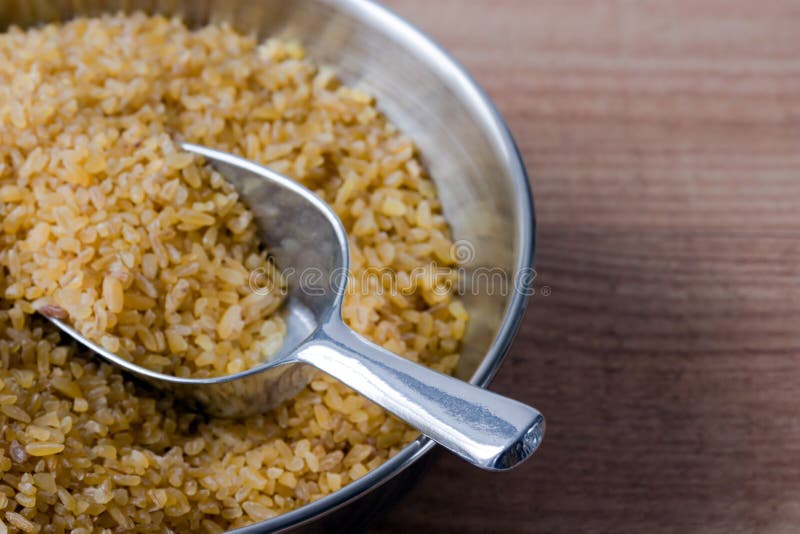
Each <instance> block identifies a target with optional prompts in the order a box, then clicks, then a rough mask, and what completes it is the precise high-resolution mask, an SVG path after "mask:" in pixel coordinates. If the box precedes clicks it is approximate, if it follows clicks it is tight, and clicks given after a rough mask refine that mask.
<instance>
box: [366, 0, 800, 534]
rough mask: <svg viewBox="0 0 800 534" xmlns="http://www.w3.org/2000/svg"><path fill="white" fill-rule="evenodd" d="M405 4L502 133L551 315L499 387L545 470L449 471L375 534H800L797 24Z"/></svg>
mask: <svg viewBox="0 0 800 534" xmlns="http://www.w3.org/2000/svg"><path fill="white" fill-rule="evenodd" d="M388 5H389V6H390V7H391V8H393V9H394V10H396V11H397V12H399V13H400V14H401V15H403V16H404V17H406V18H407V19H409V20H411V21H412V22H414V23H416V24H417V25H419V26H420V27H421V28H422V29H423V30H424V31H426V32H427V33H429V34H430V35H432V36H433V37H434V38H435V39H437V40H438V41H439V42H440V43H442V44H443V45H444V46H445V47H446V48H447V49H448V50H450V51H451V52H452V53H453V54H454V55H455V57H456V58H457V59H459V60H460V61H461V62H462V63H464V64H465V65H466V67H467V68H468V69H469V70H470V72H472V74H473V75H474V76H475V77H476V78H477V80H478V81H479V83H481V84H482V85H483V87H484V88H485V89H486V90H487V91H488V92H489V94H490V95H491V96H492V98H493V99H494V101H495V103H496V104H497V105H498V107H499V108H500V110H501V111H502V113H503V114H504V116H505V117H506V119H507V121H508V123H509V125H510V127H511V130H512V131H513V133H514V135H515V137H516V140H517V142H518V144H519V145H520V148H521V150H522V152H523V155H524V157H525V160H526V162H527V165H528V168H529V170H530V173H531V182H532V185H533V190H534V195H535V200H536V207H537V215H538V223H539V229H538V240H537V247H538V248H537V253H536V255H537V271H538V273H539V276H538V278H537V286H538V287H540V288H541V287H543V286H545V285H547V286H550V287H551V288H552V294H551V295H549V296H547V297H545V296H542V295H536V296H535V297H533V299H532V300H531V303H530V306H529V309H528V312H527V315H526V318H525V322H524V324H523V326H522V329H521V332H520V334H519V336H518V338H517V341H516V343H515V345H514V347H513V349H512V350H511V353H510V354H509V357H508V359H507V360H506V363H505V364H504V365H503V368H502V370H501V371H500V373H499V375H498V376H497V378H496V380H495V382H494V383H493V385H492V388H493V389H495V390H497V391H500V392H503V393H506V394H508V395H511V396H514V397H517V398H519V399H521V400H523V401H526V402H529V403H531V404H533V405H535V406H537V407H538V408H539V409H541V410H542V412H544V413H545V415H546V416H547V418H548V434H547V437H546V439H545V442H544V444H543V446H542V448H541V450H540V451H539V453H538V454H537V455H536V456H535V457H534V458H533V459H531V460H530V461H529V462H528V463H526V464H525V465H524V466H522V467H521V468H519V469H517V470H515V471H512V472H509V473H505V474H499V475H498V474H488V473H483V472H479V471H477V470H475V469H472V468H470V467H468V466H467V465H465V464H464V463H462V462H460V461H459V460H456V459H454V458H452V457H450V456H449V455H445V454H443V453H442V454H439V456H438V458H437V459H436V461H435V463H434V465H433V467H432V469H431V470H430V471H429V473H428V474H427V475H426V476H425V478H424V479H423V480H422V481H421V483H420V484H419V485H417V486H416V487H415V489H414V490H412V492H411V493H409V494H408V495H407V496H406V497H405V498H404V500H402V501H401V502H400V503H398V504H397V506H396V507H395V508H394V509H393V510H392V511H391V512H390V513H389V514H388V515H387V517H386V518H385V520H384V521H383V523H382V524H381V525H379V526H378V527H377V528H376V532H387V533H388V532H408V531H415V530H416V531H432V532H504V533H512V532H737V531H744V532H750V531H758V532H796V531H797V530H798V528H800V526H798V525H800V328H798V324H800V284H798V281H799V280H800V210H799V208H800V175H799V173H800V56H798V52H799V51H800V31H798V26H797V21H798V19H799V18H800V4H798V3H797V2H794V1H779V0H764V1H761V2H751V1H749V0H703V1H688V0H679V1H675V2H658V1H633V0H617V1H611V0H602V1H598V0H541V1H540V0H469V1H462V0H435V1H434V0H392V1H389V2H388Z"/></svg>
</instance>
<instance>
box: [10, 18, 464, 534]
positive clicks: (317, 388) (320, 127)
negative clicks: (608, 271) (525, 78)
mask: <svg viewBox="0 0 800 534" xmlns="http://www.w3.org/2000/svg"><path fill="white" fill-rule="evenodd" d="M179 140H188V141H191V142H195V143H198V144H202V145H207V146H210V147H214V148H218V149H221V150H225V151H228V152H233V153H236V154H239V155H241V156H244V157H246V158H248V159H252V160H254V161H257V162H260V163H262V164H267V165H269V166H270V167H272V168H273V169H275V170H276V171H278V172H281V173H283V174H286V175H287V176H289V177H291V178H293V179H295V180H297V181H299V182H300V183H302V184H304V185H306V186H308V187H310V188H311V189H312V190H314V191H315V192H317V193H318V194H319V195H320V196H321V197H322V198H324V199H325V200H326V201H328V202H329V203H330V204H331V206H332V207H333V208H334V209H335V210H336V212H337V213H338V215H339V216H340V217H341V219H342V221H343V223H344V225H345V227H346V229H347V231H348V234H349V236H350V244H351V270H352V275H353V278H354V279H355V280H356V281H357V282H360V283H357V285H356V288H357V290H356V291H351V292H349V293H348V295H347V297H346V299H345V305H344V310H343V315H344V318H345V321H346V322H347V323H348V324H349V325H350V326H351V327H353V328H354V329H355V330H356V331H358V332H360V333H362V334H364V335H366V336H367V337H369V338H370V339H372V340H373V341H375V342H377V343H379V344H381V345H383V346H385V347H386V348H388V349H390V350H392V351H394V352H396V353H398V354H402V355H403V356H405V357H407V358H410V359H412V360H415V361H419V362H422V363H424V364H426V365H429V366H432V367H434V368H437V369H440V370H442V371H445V372H450V371H452V369H453V368H454V367H455V365H456V362H457V359H458V356H457V353H458V344H459V340H460V337H461V335H462V333H463V331H464V324H465V322H466V320H467V315H466V311H465V310H464V308H463V306H462V305H461V304H460V303H459V302H458V300H457V299H456V298H455V297H454V296H453V295H451V294H450V293H448V292H443V291H440V290H437V286H436V283H435V279H432V278H431V277H423V278H422V279H421V283H420V284H418V285H414V284H412V283H411V282H412V281H413V279H414V277H413V276H412V271H414V270H415V269H420V268H422V269H424V270H426V271H425V272H427V273H432V272H433V267H447V266H452V265H453V262H452V261H451V260H449V259H448V258H449V247H450V238H449V230H448V227H447V224H446V221H445V220H444V217H443V216H442V213H441V206H440V203H439V200H438V199H437V195H436V190H435V187H434V185H433V183H432V182H431V181H430V179H429V178H428V177H427V176H426V175H425V173H424V172H423V170H422V167H421V165H420V163H419V162H418V160H417V159H416V156H415V153H414V147H413V144H412V143H411V141H410V140H409V139H407V138H406V137H404V136H403V135H402V134H401V133H399V132H398V131H397V130H396V129H395V128H394V127H393V126H392V125H391V124H390V123H389V122H387V121H386V119H385V118H384V117H383V116H382V115H381V114H380V113H379V112H378V111H377V108H376V106H375V103H374V102H373V100H372V99H371V98H370V97H369V96H368V95H366V94H365V93H363V92H361V91H358V90H356V89H353V88H348V87H345V86H342V85H340V84H339V83H338V82H337V81H336V78H335V76H334V75H333V73H332V72H331V71H329V70H325V69H320V68H317V67H316V66H315V65H314V64H313V63H311V62H310V61H309V60H308V59H306V58H305V57H304V53H303V50H302V48H301V47H300V46H298V45H297V44H295V43H287V42H281V41H277V40H267V41H265V42H263V43H259V42H257V41H256V40H255V39H254V38H252V37H247V36H242V35H240V34H237V33H236V32H235V31H234V30H232V29H231V28H229V27H227V26H224V25H211V26H207V27H204V28H201V29H198V30H189V29H187V28H186V27H185V26H184V25H183V24H182V23H181V22H180V21H179V20H177V19H165V18H162V17H148V16H145V15H142V14H136V15H116V16H104V17H101V18H95V19H87V18H79V19H75V20H73V21H70V22H68V23H65V24H63V25H55V24H51V25H46V26H42V27H39V28H36V29H29V30H25V31H23V30H20V29H13V28H12V29H10V30H9V31H8V32H7V33H5V34H2V35H0V217H2V228H0V295H2V296H3V300H0V361H2V368H0V429H2V430H1V432H2V433H0V510H2V512H3V514H0V529H2V528H4V527H13V528H17V529H19V530H23V531H31V532H32V531H46V532H60V531H72V532H76V533H77V532H93V531H100V530H103V529H111V530H114V531H131V530H138V531H151V532H152V531H162V530H164V529H165V528H169V529H172V530H173V531H187V530H190V529H191V530H193V531H194V530H196V531H201V532H219V531H222V530H224V529H228V528H233V527H238V526H243V525H246V524H248V523H252V522H255V521H261V520H264V519H268V518H270V517H273V516H275V515H277V514H280V513H283V512H286V511H288V510H291V509H293V508H296V507H298V506H302V505H303V504H306V503H309V502H312V501H314V500H316V499H319V498H321V497H323V496H324V495H326V494H328V493H330V492H332V491H336V490H338V489H339V488H341V487H343V486H344V485H346V484H348V483H349V482H351V481H352V480H354V479H356V478H359V477H361V476H363V475H364V474H365V473H367V472H368V471H369V470H370V469H374V468H375V467H377V466H379V465H380V464H381V463H383V462H385V461H386V460H387V459H388V458H389V457H391V456H392V455H393V454H395V453H396V452H397V451H398V450H399V449H400V448H402V447H403V446H404V445H405V444H406V443H408V442H409V441H410V440H412V439H414V438H415V437H416V436H417V432H416V431H415V430H413V429H410V428H408V427H407V426H405V425H404V424H403V423H401V422H399V421H397V420H396V419H395V418H393V417H391V416H389V415H388V414H386V413H385V412H384V411H383V410H382V409H381V408H379V407H377V406H375V405H374V404H372V403H370V402H368V401H366V400H365V399H363V398H362V397H360V396H359V395H356V394H355V393H354V392H352V391H351V390H350V389H348V388H346V387H345V386H343V385H342V384H340V383H338V382H336V381H335V380H333V379H331V378H330V377H328V376H326V375H324V374H321V373H320V374H319V375H317V376H316V377H315V378H314V379H313V380H312V381H311V383H310V384H309V385H308V387H306V388H305V389H304V390H303V391H302V392H301V393H300V394H299V395H298V396H297V397H296V398H295V399H293V400H291V401H289V402H287V403H285V404H284V405H283V406H281V407H280V408H278V409H276V410H274V411H273V412H271V413H267V414H263V415H259V416H255V417H251V418H249V419H246V420H242V421H233V420H222V419H209V418H205V417H203V416H202V415H199V414H195V413H191V412H188V411H185V410H182V409H181V408H180V406H178V405H176V404H175V403H174V402H173V400H172V399H171V398H169V397H165V396H153V394H152V392H150V391H147V390H144V389H140V388H139V387H138V386H137V385H136V384H134V383H132V382H130V381H128V380H126V379H125V378H124V377H123V376H122V374H121V373H120V372H118V371H117V370H116V369H114V368H112V367H111V366H110V365H108V364H106V363H103V362H100V361H98V360H96V359H94V358H92V356H91V355H90V354H86V353H84V352H83V351H82V350H80V349H78V348H76V347H75V346H74V345H73V344H70V343H66V342H65V341H63V340H62V339H61V338H60V337H59V334H58V332H56V331H54V330H53V329H52V328H51V327H50V325H49V324H47V323H46V322H45V321H43V320H42V319H41V318H39V317H37V316H35V315H33V312H34V310H36V309H37V308H40V309H43V311H44V312H45V313H54V314H66V315H67V316H68V319H69V320H70V321H72V322H74V323H75V324H76V325H78V326H79V327H80V328H81V329H82V330H83V331H84V332H86V333H89V334H90V335H92V336H93V337H96V338H99V340H100V341H101V342H102V343H103V344H104V345H106V346H108V347H110V348H116V349H117V350H118V351H119V352H122V353H124V354H125V355H126V356H128V357H130V358H133V359H136V360H137V361H139V362H140V363H143V364H145V365H148V366H150V367H155V368H157V369H160V370H164V371H168V372H174V373H177V374H184V375H189V374H192V375H196V374H198V373H200V374H202V373H210V374H213V373H224V372H231V371H232V370H236V369H238V368H241V367H243V366H248V365H250V364H252V362H253V361H254V360H253V358H255V359H257V358H262V357H264V356H265V353H268V352H270V351H274V350H275V348H276V346H277V345H278V344H279V341H280V337H279V336H280V335H281V332H282V325H281V321H280V317H279V316H278V315H276V314H275V313H274V312H275V310H276V309H277V308H278V306H279V305H280V296H279V295H277V294H273V293H269V294H267V295H266V296H258V295H257V296H256V297H258V298H256V297H253V295H254V294H255V293H253V292H252V291H250V288H249V287H248V286H247V285H246V280H247V276H248V273H249V272H250V271H252V270H255V269H258V268H259V267H263V266H264V265H265V264H266V262H267V261H268V260H267V258H266V256H265V252H264V251H263V249H262V248H261V247H260V244H259V243H258V242H257V240H256V236H255V230H254V226H253V223H252V218H251V216H250V215H249V212H248V210H247V209H246V208H245V207H244V205H243V204H242V203H241V202H240V201H239V200H238V198H237V197H236V194H235V193H234V192H233V191H232V190H231V189H230V187H229V186H228V185H227V184H226V183H225V182H224V180H223V179H222V178H221V177H220V176H218V175H216V174H215V173H213V172H211V171H209V170H208V169H206V168H205V167H203V165H202V163H201V162H199V161H196V160H195V159H194V158H192V157H190V156H188V155H187V154H184V153H182V152H180V150H178V148H177V145H176V142H177V141H179ZM370 269H378V270H382V272H384V271H385V272H388V273H390V275H391V276H390V279H389V280H387V279H386V277H385V276H382V277H380V278H375V279H370V280H371V281H370V282H369V283H363V279H361V278H360V275H363V274H364V273H367V272H368V271H369V270H370ZM434 278H435V277H434ZM376 280H377V281H378V282H376ZM381 284H386V285H391V286H393V287H394V288H395V289H396V288H402V289H404V291H384V289H386V288H385V287H381ZM409 287H410V290H409ZM259 298H260V299H261V300H259ZM248 299H249V300H248ZM45 306H48V308H44V307H45ZM264 325H267V326H264ZM276 336H277V337H276ZM276 339H277V343H276ZM142 347H144V348H143V349H142ZM248 351H251V352H248ZM248 354H249V355H250V356H248ZM198 358H200V359H201V363H203V365H198V364H197V363H196V362H197V359H198ZM237 359H238V360H237ZM231 362H234V363H231Z"/></svg>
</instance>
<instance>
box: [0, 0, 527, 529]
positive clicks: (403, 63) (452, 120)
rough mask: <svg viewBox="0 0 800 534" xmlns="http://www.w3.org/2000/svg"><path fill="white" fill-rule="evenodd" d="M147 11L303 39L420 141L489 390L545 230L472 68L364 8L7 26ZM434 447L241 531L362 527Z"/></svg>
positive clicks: (413, 450)
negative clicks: (458, 265) (458, 263)
mask: <svg viewBox="0 0 800 534" xmlns="http://www.w3.org/2000/svg"><path fill="white" fill-rule="evenodd" d="M137 9H141V10H145V11H147V12H150V13H163V14H166V15H175V14H177V15H181V16H183V17H184V18H185V20H186V21H187V22H188V23H189V24H191V25H200V24H204V23H207V22H209V21H213V22H220V21H227V22H230V23H232V24H233V25H234V27H236V28H237V29H239V30H241V31H245V32H251V31H252V32H255V33H256V35H258V36H259V37H264V36H268V35H277V36H281V37H287V38H296V39H298V40H300V42H302V43H303V45H304V46H305V47H306V48H307V50H308V51H309V53H310V55H311V57H312V58H313V59H314V60H315V61H316V62H317V63H318V64H325V65H332V66H334V67H335V68H336V69H337V71H338V73H339V76H340V77H341V78H342V79H343V80H344V81H345V82H346V83H348V84H351V85H359V86H362V87H364V88H366V89H367V90H368V91H369V92H371V93H372V94H374V95H375V96H376V97H377V101H378V106H379V108H380V109H381V110H382V111H383V112H384V113H385V114H386V115H387V116H388V117H389V118H390V119H391V120H392V121H393V122H394V123H395V124H396V125H398V126H399V127H400V129H401V130H403V131H404V132H405V133H407V134H408V135H409V136H411V138H412V139H414V141H415V142H416V144H417V146H418V147H419V150H420V153H421V155H422V158H423V160H424V162H425V164H426V166H427V168H428V171H429V172H430V174H431V175H432V177H433V179H434V180H435V182H436V185H437V186H438V188H439V193H440V196H441V199H442V202H443V204H444V208H445V214H446V216H447V218H448V220H449V222H450V224H451V226H452V229H453V236H454V238H455V239H456V240H457V241H456V244H457V252H458V254H459V256H460V259H461V260H463V261H462V266H463V279H464V287H463V290H464V300H465V305H466V306H467V308H468V310H469V311H470V313H471V320H470V324H469V327H468V329H467V333H466V338H465V341H464V345H463V351H462V360H461V363H460V365H459V368H458V370H457V374H458V376H459V377H461V378H463V379H465V380H466V379H469V380H470V381H471V382H473V383H475V384H479V385H481V386H486V385H487V384H488V383H489V381H490V380H491V378H492V376H494V374H495V372H496V371H497V369H498V367H499V366H500V363H501V361H502V359H503V356H504V355H505V353H506V351H507V350H508V347H509V345H510V344H511V341H512V338H513V336H514V333H515V331H516V329H517V327H518V326H519V322H520V320H521V318H522V313H523V310H524V308H525V302H526V298H527V294H528V293H529V291H530V284H531V283H532V281H533V277H532V273H533V271H532V264H533V250H534V230H535V223H534V214H533V203H532V200H531V194H530V189H529V186H528V180H527V176H526V174H525V169H524V166H523V163H522V160H521V158H520V155H519V153H518V151H517V149H516V146H515V145H514V141H513V139H512V138H511V135H510V134H509V132H508V129H507V128H506V126H505V124H504V122H503V120H502V118H501V117H500V115H499V114H498V113H497V111H496V109H495V108H494V106H493V105H492V104H491V102H490V101H489V99H488V98H487V97H486V95H485V94H484V93H483V91H482V90H481V89H480V88H479V87H478V86H477V85H476V83H475V82H474V81H473V80H472V79H471V78H470V77H469V75H468V74H467V73H466V72H465V71H464V69H463V68H461V67H460V66H459V65H458V64H457V63H456V62H455V61H454V60H453V59H452V58H451V57H450V56H448V55H447V53H446V52H444V51H443V50H442V49H441V48H439V47H438V46H437V45H436V44H435V43H434V42H433V41H431V40H430V39H429V38H428V37H426V36H425V35H423V34H422V33H420V32H419V31H418V30H417V29H415V28H414V27H413V26H411V25H410V24H408V23H407V22H405V21H403V20H402V19H400V18H399V17H397V16H396V15H394V14H392V13H391V12H389V11H387V10H386V9H384V8H382V7H380V6H378V5H377V4H374V3H371V2H369V1H366V0H340V1H337V0H293V1H291V2H287V1H285V0H260V1H254V0H200V1H192V0H160V1H159V0H141V1H136V0H105V1H103V0H50V1H47V0H11V1H9V0H6V1H5V2H2V3H0V27H2V28H5V27H6V26H8V25H9V24H16V25H19V26H23V27H25V26H31V25H35V24H38V23H41V22H49V21H54V20H63V19H67V18H70V17H72V16H74V15H97V14H100V13H104V12H115V11H119V10H124V11H133V10H137ZM496 53H498V54H499V53H502V51H500V50H498V51H497V52H496ZM433 445H434V444H433V442H431V441H430V440H429V439H427V438H425V437H421V438H419V439H417V440H416V441H414V442H413V443H411V444H410V445H408V446H407V447H405V448H404V449H403V450H402V451H401V452H400V453H399V454H398V455H396V456H395V457H394V458H392V459H391V460H389V461H388V462H386V463H385V464H383V465H382V466H381V467H379V468H377V469H375V470H374V471H372V472H370V473H368V474H367V475H366V476H364V477H363V478H361V479H359V480H357V481H356V482H354V483H352V484H350V485H348V486H346V487H344V488H343V489H341V490H339V491H337V492H336V493H333V494H331V495H329V496H327V497H325V498H323V499H320V500H319V501H316V502H314V503H312V504H309V505H306V506H304V507H302V508H299V509H297V510H294V511H292V512H289V513H287V514H284V515H281V516H279V517H276V518H274V519H271V520H268V521H264V522H262V523H259V524H257V525H252V526H250V527H247V528H243V529H240V530H239V531H238V532H263V531H270V532H271V531H289V530H296V529H298V530H320V529H324V530H331V529H335V528H342V527H343V526H344V525H346V524H353V523H357V522H358V520H359V519H361V518H362V516H363V515H364V514H363V513H362V510H359V509H358V508H356V509H355V510H353V509H352V507H351V506H348V505H352V504H353V503H355V505H356V506H358V502H359V501H360V502H362V503H364V502H367V501H369V502H370V508H373V509H374V507H375V505H376V504H377V503H381V502H384V501H386V500H387V495H391V494H392V490H394V489H396V486H397V483H398V480H399V479H403V478H409V471H408V468H409V467H411V466H412V464H414V463H416V462H418V461H419V460H420V459H421V458H422V457H423V456H424V455H425V454H426V453H428V452H429V451H430V450H431V448H432V447H433ZM464 468H465V469H468V467H467V466H466V465H465V467H464ZM404 471H405V473H404ZM389 481H393V484H386V483H387V482H389ZM376 490H377V491H376Z"/></svg>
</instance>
